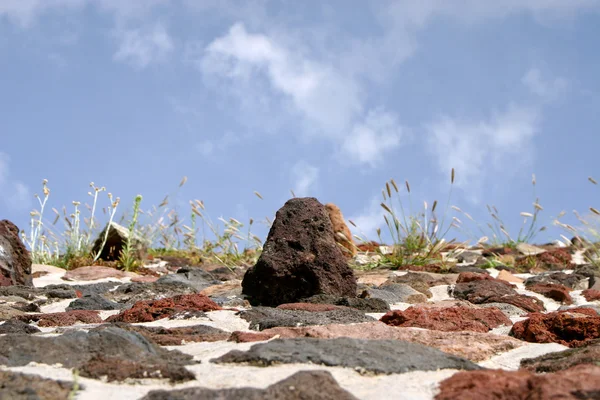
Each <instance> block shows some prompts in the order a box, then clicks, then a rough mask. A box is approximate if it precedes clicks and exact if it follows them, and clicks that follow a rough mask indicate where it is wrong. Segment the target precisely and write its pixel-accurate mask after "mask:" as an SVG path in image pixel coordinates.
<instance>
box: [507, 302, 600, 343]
mask: <svg viewBox="0 0 600 400" xmlns="http://www.w3.org/2000/svg"><path fill="white" fill-rule="evenodd" d="M510 334H511V335H512V336H514V337H516V338H517V339H521V340H525V341H527V342H533V343H551V342H554V343H560V344H562V345H565V346H568V347H581V346H585V345H586V344H587V343H589V342H591V341H592V340H594V339H600V315H598V313H597V312H596V311H594V310H592V309H589V308H584V307H579V308H574V309H570V310H565V311H556V312H551V313H548V314H541V313H531V314H529V318H528V319H526V320H524V321H519V322H516V323H515V324H514V325H513V327H512V330H511V331H510Z"/></svg>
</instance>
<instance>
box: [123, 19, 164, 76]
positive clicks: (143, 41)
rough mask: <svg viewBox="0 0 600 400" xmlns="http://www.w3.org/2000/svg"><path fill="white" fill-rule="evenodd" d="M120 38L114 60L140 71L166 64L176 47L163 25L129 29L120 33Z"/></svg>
mask: <svg viewBox="0 0 600 400" xmlns="http://www.w3.org/2000/svg"><path fill="white" fill-rule="evenodd" d="M118 36H119V38H120V43H119V48H118V50H117V51H116V52H115V54H114V55H113V59H114V60H116V61H122V62H125V63H127V64H129V65H131V66H133V67H135V68H139V69H143V68H146V67H147V66H149V65H150V64H152V63H160V62H164V61H165V60H166V59H167V56H168V54H169V53H170V52H171V51H172V50H173V47H174V46H173V41H172V39H171V36H170V35H169V33H168V32H167V30H166V29H165V27H164V26H163V25H162V24H155V25H154V26H153V27H151V28H148V29H141V28H140V29H127V30H124V31H122V32H119V33H118Z"/></svg>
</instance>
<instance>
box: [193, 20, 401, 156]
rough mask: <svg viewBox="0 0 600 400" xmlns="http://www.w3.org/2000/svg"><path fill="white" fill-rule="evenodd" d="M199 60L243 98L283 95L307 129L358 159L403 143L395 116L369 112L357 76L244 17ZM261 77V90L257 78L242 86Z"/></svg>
mask: <svg viewBox="0 0 600 400" xmlns="http://www.w3.org/2000/svg"><path fill="white" fill-rule="evenodd" d="M200 66H201V70H202V72H203V74H204V75H205V76H208V77H218V78H221V79H224V80H225V81H226V83H227V82H228V81H230V82H233V83H232V85H234V86H235V89H234V90H236V91H238V95H239V96H240V97H241V98H244V99H245V98H253V99H255V98H256V97H258V98H261V96H263V97H264V96H270V97H273V98H280V97H281V99H282V100H283V101H284V102H287V105H288V106H289V108H287V107H283V108H282V111H287V112H289V113H290V116H291V117H300V118H301V120H302V121H303V122H304V124H305V125H306V128H307V129H305V131H304V132H305V133H306V134H307V135H309V136H313V137H314V136H315V134H320V135H321V136H322V137H324V138H326V139H328V140H330V141H333V142H334V143H335V144H336V145H337V146H338V147H339V148H340V149H341V151H344V152H346V153H347V155H348V156H349V157H351V158H352V160H353V161H354V162H358V163H367V164H374V159H375V154H374V152H375V151H377V150H378V149H380V148H381V144H380V143H378V141H379V140H383V141H384V142H385V143H386V144H387V145H389V146H397V145H398V144H399V132H400V130H401V128H400V127H399V126H397V125H398V121H397V118H396V117H395V116H394V115H393V114H392V113H390V112H383V111H381V110H375V111H371V112H370V111H366V112H365V109H366V107H365V105H364V104H363V100H362V99H361V93H362V90H363V89H362V87H361V86H360V84H359V83H358V81H357V80H355V79H353V78H351V77H349V76H346V75H345V74H344V73H343V71H340V70H338V69H336V68H335V66H334V65H332V64H330V63H326V62H324V61H322V60H321V61H320V60H318V59H316V58H312V57H310V55H303V54H301V52H298V51H291V50H289V49H288V48H287V47H286V46H284V45H283V44H281V43H278V42H277V41H276V40H275V39H274V38H273V37H270V36H268V35H265V34H253V33H249V32H248V31H247V30H246V28H245V26H244V25H243V24H241V23H237V24H235V25H233V26H232V27H231V28H230V30H229V32H228V33H227V34H226V35H224V36H222V37H219V38H217V39H215V40H214V41H213V42H212V43H210V44H209V45H208V46H207V47H206V50H205V54H204V57H203V58H202V60H201V62H200ZM260 79H264V80H265V81H266V83H267V85H266V87H265V91H266V92H264V93H262V94H261V93H257V92H258V90H257V89H258V87H257V86H256V85H255V84H254V86H252V88H253V90H252V92H247V91H243V92H239V90H240V87H244V85H245V84H246V83H247V82H253V83H254V81H255V80H260ZM219 89H222V88H219ZM267 101H269V100H267ZM378 117H381V118H382V120H381V121H378V120H377V119H378ZM347 132H351V135H352V137H353V139H356V140H359V141H360V145H361V148H360V149H357V147H356V145H355V144H354V143H353V142H352V141H349V139H348V138H347Z"/></svg>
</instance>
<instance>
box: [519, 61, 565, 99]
mask: <svg viewBox="0 0 600 400" xmlns="http://www.w3.org/2000/svg"><path fill="white" fill-rule="evenodd" d="M522 82H523V84H524V85H525V86H526V87H527V88H528V89H529V90H530V91H531V92H532V93H533V94H535V95H537V96H539V97H541V98H542V99H543V100H545V101H553V100H557V99H558V98H559V97H560V96H562V95H563V94H564V93H565V92H566V91H567V89H568V87H569V83H568V81H567V80H566V79H564V78H561V77H555V78H553V79H552V78H548V77H547V76H543V75H542V72H541V71H540V70H539V69H537V68H531V69H530V70H529V71H527V73H526V74H525V75H524V76H523V79H522Z"/></svg>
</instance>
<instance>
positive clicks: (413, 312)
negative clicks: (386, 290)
mask: <svg viewBox="0 0 600 400" xmlns="http://www.w3.org/2000/svg"><path fill="white" fill-rule="evenodd" d="M380 321H381V322H384V323H386V324H388V325H393V326H401V327H418V328H425V329H433V330H437V331H473V332H488V331H489V330H490V329H493V328H496V327H498V326H500V325H508V326H510V325H512V322H511V320H510V319H509V318H508V317H507V316H506V315H504V314H503V313H502V312H501V311H500V310H499V309H497V308H495V307H490V308H467V307H446V308H428V307H409V308H407V309H406V310H404V311H400V310H395V311H390V312H388V313H387V314H385V315H384V316H383V317H381V319H380Z"/></svg>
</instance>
